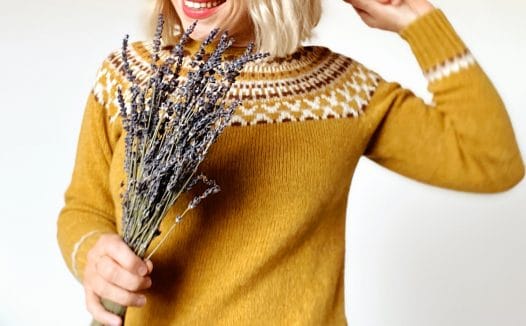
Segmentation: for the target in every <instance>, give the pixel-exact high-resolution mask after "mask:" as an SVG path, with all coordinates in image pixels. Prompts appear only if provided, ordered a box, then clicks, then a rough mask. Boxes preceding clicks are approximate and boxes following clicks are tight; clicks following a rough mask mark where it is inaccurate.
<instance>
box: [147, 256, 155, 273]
mask: <svg viewBox="0 0 526 326" xmlns="http://www.w3.org/2000/svg"><path fill="white" fill-rule="evenodd" d="M146 265H147V266H148V274H150V273H151V272H152V270H153V262H152V261H151V260H150V259H148V260H147V261H146Z"/></svg>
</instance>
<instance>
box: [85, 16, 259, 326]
mask: <svg viewBox="0 0 526 326" xmlns="http://www.w3.org/2000/svg"><path fill="white" fill-rule="evenodd" d="M196 24H197V21H195V22H194V23H193V24H192V25H191V26H189V27H188V29H187V30H186V31H185V32H184V33H183V34H182V35H181V38H180V39H179V42H178V44H176V45H175V46H174V47H173V49H172V51H171V52H170V56H169V58H167V60H165V62H164V63H163V64H158V61H159V50H160V45H161V41H160V39H161V34H162V29H163V16H162V14H160V15H159V17H158V22H157V28H156V32H155V36H154V40H153V45H154V47H153V53H152V58H151V68H152V74H151V75H150V76H149V79H148V80H147V82H146V83H145V84H146V85H145V86H141V83H139V82H138V80H137V78H136V76H134V74H133V71H132V70H131V69H130V66H129V61H128V58H127V48H128V35H126V36H125V37H124V39H123V43H122V60H123V67H124V70H125V73H126V78H127V80H128V81H129V82H130V84H131V86H130V87H129V92H130V99H129V101H126V100H125V96H124V94H123V92H122V90H121V88H118V90H117V93H118V94H117V99H118V102H119V106H120V112H119V113H120V116H121V117H122V122H123V129H124V130H125V132H126V134H125V164H124V166H125V172H126V183H125V184H124V182H123V183H122V184H121V186H124V185H126V187H125V192H124V194H121V198H122V210H123V216H122V233H123V234H122V237H123V240H124V242H125V243H126V244H127V245H128V246H129V247H130V248H131V249H132V250H133V251H134V252H135V254H137V255H138V256H139V257H141V258H144V255H145V252H146V249H147V248H148V246H149V245H150V243H151V241H152V240H153V239H154V238H155V237H157V236H158V235H160V230H159V226H160V224H161V221H162V220H163V218H164V217H165V215H166V213H167V211H168V210H169V208H170V207H171V206H172V205H173V204H174V203H175V202H176V201H177V199H178V198H179V197H180V195H181V194H182V193H183V192H186V191H189V190H190V189H191V188H192V187H193V186H195V185H196V184H197V183H198V182H202V183H203V184H205V185H206V186H207V189H206V190H205V191H204V192H203V193H201V194H200V195H198V196H196V197H194V198H193V199H192V200H191V201H190V202H189V203H188V206H187V207H186V209H185V210H184V211H183V212H182V213H180V214H178V215H177V216H176V219H175V221H174V224H173V225H172V226H171V227H170V229H169V231H168V232H167V233H166V235H164V237H163V239H162V240H161V241H160V242H159V244H158V246H157V247H156V248H154V250H153V251H152V252H151V253H150V255H149V256H148V257H147V259H149V258H150V257H151V255H152V254H153V253H154V252H155V251H156V250H157V248H158V247H159V246H160V245H161V244H162V243H163V241H164V240H165V239H166V237H167V236H168V235H169V234H170V232H171V231H172V230H173V228H174V226H175V225H176V223H179V222H180V221H181V220H182V219H183V217H184V215H185V214H186V213H187V212H188V211H189V210H190V209H193V208H194V207H196V206H197V205H198V204H199V203H200V202H201V201H202V200H203V199H204V198H206V197H207V196H208V195H210V194H213V193H217V192H218V191H220V187H219V186H218V185H217V184H216V182H215V181H214V180H211V179H208V178H207V177H206V176H205V175H204V174H202V173H197V168H198V166H199V164H200V163H201V162H202V161H203V160H204V158H205V156H206V154H207V152H208V150H209V148H210V146H211V145H212V144H213V143H214V142H215V141H216V140H217V137H218V136H219V135H220V134H221V132H222V131H223V129H224V128H225V126H226V125H227V124H228V122H229V121H230V118H231V116H232V114H233V112H234V110H235V108H236V107H237V106H238V105H239V104H240V101H239V100H234V101H233V102H232V103H231V104H228V105H227V104H226V95H227V92H228V91H229V89H230V88H231V86H232V84H233V83H234V82H235V79H236V77H237V76H238V75H239V73H240V71H241V70H242V69H243V67H244V66H245V64H246V63H248V62H252V61H256V60H259V59H262V58H264V57H266V56H267V55H268V53H254V44H253V43H250V44H249V45H248V46H247V49H246V51H245V53H244V54H242V55H240V56H238V57H237V58H235V59H232V60H228V61H227V60H224V59H223V54H224V52H225V50H227V49H228V48H229V47H230V46H231V45H232V44H233V42H234V39H233V38H232V37H229V36H228V33H227V32H223V33H222V34H221V35H220V39H219V42H217V45H215V46H214V49H212V50H211V52H210V53H207V52H206V48H207V46H208V45H210V44H211V43H212V41H213V40H214V39H215V38H216V36H217V34H218V33H219V29H214V30H212V31H211V32H210V34H209V35H208V37H207V38H206V39H205V40H204V41H203V42H202V43H201V45H200V47H199V49H198V50H197V52H196V53H195V54H194V55H193V56H192V58H191V62H190V67H191V68H193V70H192V69H190V71H189V72H188V74H187V75H186V76H183V75H181V66H182V64H183V49H184V45H185V44H186V43H187V41H188V39H189V37H190V34H191V33H192V32H193V30H194V28H195V26H196ZM174 65H175V67H174ZM126 102H128V103H129V105H127V103H126ZM102 303H103V305H104V307H105V308H106V309H107V310H108V311H111V312H113V313H116V314H118V315H120V316H121V318H122V319H123V320H124V315H125V313H126V307H123V306H121V305H119V304H116V303H114V302H112V301H110V300H107V299H102ZM92 325H100V323H98V322H96V321H93V322H92Z"/></svg>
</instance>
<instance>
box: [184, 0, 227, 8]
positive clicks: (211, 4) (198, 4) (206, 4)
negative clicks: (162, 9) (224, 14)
mask: <svg viewBox="0 0 526 326" xmlns="http://www.w3.org/2000/svg"><path fill="white" fill-rule="evenodd" d="M225 2H226V0H215V1H195V0H194V1H189V0H184V5H185V7H188V8H191V9H194V10H195V9H201V10H204V9H211V8H215V7H217V6H219V5H222V4H223V3H225Z"/></svg>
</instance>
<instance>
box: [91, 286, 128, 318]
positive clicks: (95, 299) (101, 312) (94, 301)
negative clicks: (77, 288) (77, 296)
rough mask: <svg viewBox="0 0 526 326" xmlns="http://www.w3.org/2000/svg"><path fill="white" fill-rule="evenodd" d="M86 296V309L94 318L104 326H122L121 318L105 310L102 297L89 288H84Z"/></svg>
mask: <svg viewBox="0 0 526 326" xmlns="http://www.w3.org/2000/svg"><path fill="white" fill-rule="evenodd" d="M84 292H85V295H86V308H87V309H88V311H89V313H90V314H91V315H92V316H93V318H94V319H95V320H96V321H98V322H100V323H102V324H103V325H121V324H122V321H121V318H120V317H119V316H117V315H115V314H112V313H111V312H109V311H107V310H106V309H104V307H103V306H102V304H101V303H100V297H99V296H97V295H96V294H95V293H94V292H93V291H91V290H90V289H88V288H84Z"/></svg>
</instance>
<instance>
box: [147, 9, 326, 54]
mask: <svg viewBox="0 0 526 326" xmlns="http://www.w3.org/2000/svg"><path fill="white" fill-rule="evenodd" d="M244 1H248V5H249V15H250V18H251V19H252V22H253V25H254V32H255V40H254V42H255V45H256V49H257V50H258V51H262V52H269V53H270V55H271V56H276V57H283V56H286V55H288V54H291V53H292V52H294V51H295V50H296V49H297V48H298V47H299V46H301V43H302V42H303V41H305V40H308V39H309V38H310V37H311V36H312V30H313V29H314V27H316V25H318V22H319V21H320V17H321V0H244ZM159 13H162V14H163V17H164V21H165V23H164V24H165V25H164V26H165V27H164V28H163V35H162V41H163V43H164V44H165V45H173V44H175V43H176V42H177V41H176V40H177V36H178V35H179V34H180V33H181V31H182V30H183V28H182V26H181V20H180V19H179V17H178V16H177V12H176V11H175V8H174V6H173V4H172V1H171V0H155V3H154V8H153V10H152V12H151V16H150V23H149V25H148V26H149V29H150V30H149V32H150V35H153V33H154V31H155V26H156V23H157V16H158V14H159Z"/></svg>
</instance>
